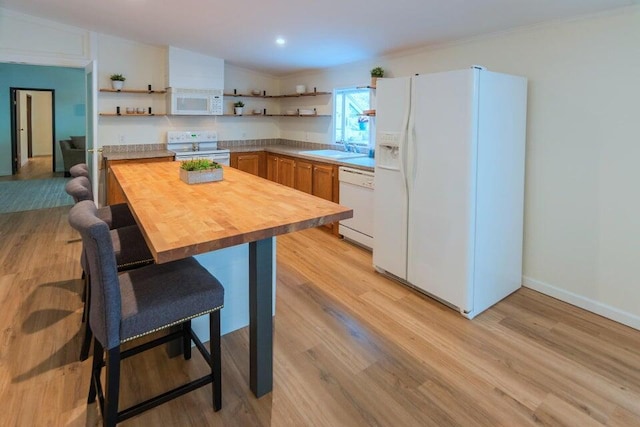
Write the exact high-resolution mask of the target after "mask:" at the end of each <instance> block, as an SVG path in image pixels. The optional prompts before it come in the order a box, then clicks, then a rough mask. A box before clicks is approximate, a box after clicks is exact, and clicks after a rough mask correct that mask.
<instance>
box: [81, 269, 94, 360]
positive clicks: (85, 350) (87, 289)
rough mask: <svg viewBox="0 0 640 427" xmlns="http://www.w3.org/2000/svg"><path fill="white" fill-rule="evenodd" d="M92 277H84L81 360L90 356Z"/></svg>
mask: <svg viewBox="0 0 640 427" xmlns="http://www.w3.org/2000/svg"><path fill="white" fill-rule="evenodd" d="M90 280H91V277H89V275H88V274H87V275H86V276H85V277H84V295H85V299H84V310H83V311H82V321H83V322H84V324H85V325H84V327H85V329H84V339H83V341H82V347H80V361H81V362H82V361H85V360H87V358H88V357H89V347H90V346H91V337H92V336H93V333H92V332H91V326H90V325H89V305H90V304H91V286H90V283H91V282H90Z"/></svg>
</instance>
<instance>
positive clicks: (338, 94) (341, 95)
mask: <svg viewBox="0 0 640 427" xmlns="http://www.w3.org/2000/svg"><path fill="white" fill-rule="evenodd" d="M349 92H354V93H355V92H359V93H367V94H368V98H369V99H368V105H366V106H363V107H361V108H359V110H360V111H361V112H362V111H363V110H370V109H371V103H372V95H371V89H370V88H368V87H362V86H346V87H341V88H335V89H334V90H333V126H332V129H331V132H332V134H331V139H332V140H333V142H334V143H335V144H345V143H347V144H354V145H355V146H358V147H371V146H372V143H373V123H372V120H371V117H369V116H365V115H362V114H357V115H356V116H357V117H358V119H360V118H363V122H364V123H367V125H366V129H365V130H366V131H367V132H366V138H363V139H362V140H348V136H347V134H348V129H347V127H348V126H349V117H353V116H349V115H348V114H347V112H346V111H345V110H347V109H348V107H347V106H346V105H345V102H346V100H347V98H346V96H345V93H347V94H348V93H349ZM339 103H340V105H338V104H339ZM354 104H355V103H354ZM351 107H352V108H353V107H354V105H352V106H351ZM338 108H340V110H341V111H338ZM358 123H359V122H358ZM338 126H341V128H340V134H341V137H340V138H339V137H338V131H339V128H338ZM363 136H364V135H363Z"/></svg>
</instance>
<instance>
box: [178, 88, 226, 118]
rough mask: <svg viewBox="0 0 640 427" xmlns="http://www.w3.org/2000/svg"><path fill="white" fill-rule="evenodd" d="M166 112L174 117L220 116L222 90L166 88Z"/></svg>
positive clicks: (222, 106) (222, 105) (221, 110)
mask: <svg viewBox="0 0 640 427" xmlns="http://www.w3.org/2000/svg"><path fill="white" fill-rule="evenodd" d="M168 94H169V96H168V98H167V111H168V112H169V114H174V115H187V116H221V115H222V114H223V110H224V104H223V102H222V89H178V88H171V87H170V88H168Z"/></svg>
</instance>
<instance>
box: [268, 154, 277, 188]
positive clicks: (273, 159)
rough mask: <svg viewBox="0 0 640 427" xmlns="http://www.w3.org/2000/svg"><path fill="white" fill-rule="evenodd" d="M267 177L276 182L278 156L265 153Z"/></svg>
mask: <svg viewBox="0 0 640 427" xmlns="http://www.w3.org/2000/svg"><path fill="white" fill-rule="evenodd" d="M267 179H268V180H269V181H274V182H278V156H274V155H273V154H267Z"/></svg>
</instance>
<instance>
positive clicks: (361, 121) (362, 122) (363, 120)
mask: <svg viewBox="0 0 640 427" xmlns="http://www.w3.org/2000/svg"><path fill="white" fill-rule="evenodd" d="M368 122H369V118H368V117H364V116H359V117H358V129H360V130H366V129H367V123H368Z"/></svg>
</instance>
